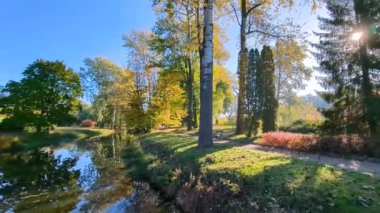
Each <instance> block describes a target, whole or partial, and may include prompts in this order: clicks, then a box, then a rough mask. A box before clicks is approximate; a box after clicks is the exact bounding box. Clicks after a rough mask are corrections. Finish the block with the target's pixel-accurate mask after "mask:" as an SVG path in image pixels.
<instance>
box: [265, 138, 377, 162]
mask: <svg viewBox="0 0 380 213" xmlns="http://www.w3.org/2000/svg"><path fill="white" fill-rule="evenodd" d="M260 144H263V145H268V146H275V147H282V148H287V149H292V150H297V151H318V152H330V153H339V154H363V155H369V156H378V154H376V153H377V151H376V150H377V149H378V148H380V145H376V144H379V143H377V142H373V141H370V140H366V139H365V138H363V137H360V136H359V135H338V136H316V135H307V134H296V133H287V132H269V133H265V134H263V136H262V138H261V140H260Z"/></svg>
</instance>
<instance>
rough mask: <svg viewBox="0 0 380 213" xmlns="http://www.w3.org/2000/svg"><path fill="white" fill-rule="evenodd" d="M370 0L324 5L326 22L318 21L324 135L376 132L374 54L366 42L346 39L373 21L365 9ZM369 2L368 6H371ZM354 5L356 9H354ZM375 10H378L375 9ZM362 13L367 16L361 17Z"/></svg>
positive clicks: (377, 70)
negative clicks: (327, 107) (326, 10)
mask: <svg viewBox="0 0 380 213" xmlns="http://www.w3.org/2000/svg"><path fill="white" fill-rule="evenodd" d="M372 1H373V0H369V1H366V4H367V6H363V5H362V4H364V2H363V1H357V0H354V1H353V0H334V1H333V0H330V1H327V2H326V5H327V9H328V11H329V13H330V18H319V21H320V29H321V31H322V32H320V33H316V35H318V36H319V37H320V42H319V43H318V44H315V45H314V47H316V49H317V50H318V52H317V53H316V54H315V55H316V56H317V59H318V61H319V63H320V70H321V71H322V72H323V73H324V74H325V77H324V78H323V79H322V80H323V82H322V83H323V84H322V85H323V86H324V87H325V89H326V92H323V93H321V95H322V97H323V98H324V99H325V100H326V101H327V102H328V103H330V104H331V105H332V107H331V108H329V109H326V110H323V111H322V113H323V115H324V116H325V117H326V121H325V123H324V125H323V129H324V130H325V131H326V132H327V133H340V134H341V133H359V134H363V133H366V132H368V133H369V132H372V133H374V132H376V126H377V123H378V121H379V118H380V116H379V111H378V110H376V109H379V108H380V107H379V106H378V105H379V101H378V97H376V96H375V93H374V89H375V90H376V87H378V85H377V86H376V84H375V85H374V79H376V78H378V77H379V66H377V67H376V60H378V59H376V54H377V55H378V50H374V49H372V50H370V51H368V49H367V48H368V45H367V42H368V40H364V39H362V40H360V41H357V42H354V41H352V40H351V39H350V38H351V36H352V34H353V33H354V31H357V30H358V28H360V29H361V30H365V29H364V28H363V24H365V25H368V24H370V22H373V21H374V20H371V21H369V18H368V17H374V15H373V13H374V12H373V11H372V10H367V11H366V10H362V9H360V8H363V7H364V8H365V7H366V8H372V9H373V8H376V6H372V7H369V5H370V4H372V3H373V2H372ZM371 2H372V3H371ZM355 4H356V7H355ZM377 8H379V7H377ZM364 13H371V14H372V15H370V14H364Z"/></svg>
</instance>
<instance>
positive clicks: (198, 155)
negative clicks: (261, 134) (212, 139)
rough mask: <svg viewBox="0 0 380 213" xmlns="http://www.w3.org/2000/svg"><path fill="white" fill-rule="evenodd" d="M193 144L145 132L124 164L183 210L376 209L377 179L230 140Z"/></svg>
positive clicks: (132, 147) (181, 138)
mask: <svg viewBox="0 0 380 213" xmlns="http://www.w3.org/2000/svg"><path fill="white" fill-rule="evenodd" d="M196 146H197V141H196V139H195V138H190V137H185V136H179V135H175V134H163V133H151V134H147V135H143V136H141V137H140V138H139V141H138V142H137V141H136V142H134V143H131V144H130V149H129V151H128V153H126V155H125V158H126V162H127V167H128V168H133V171H135V173H134V174H135V175H137V176H138V177H142V178H143V180H147V181H150V182H151V183H152V184H154V185H155V186H156V187H158V188H159V189H160V190H162V191H163V192H164V193H165V195H167V196H169V197H173V198H175V199H176V201H178V203H179V204H180V205H181V207H183V208H184V210H185V211H197V210H199V211H201V210H202V209H212V210H213V211H214V212H234V211H236V210H241V211H242V212H244V211H250V212H262V211H271V212H272V211H276V212H288V211H294V212H305V211H312V212H318V211H326V212H347V211H351V212H361V211H368V212H376V210H377V209H378V204H377V202H378V200H379V199H380V194H378V193H377V191H378V190H379V189H380V185H379V182H378V180H377V179H376V178H372V177H370V176H367V175H364V174H359V173H355V172H347V171H343V170H340V169H336V168H333V167H329V166H323V165H320V164H315V163H311V162H306V161H300V160H294V159H291V158H289V157H286V156H284V155H280V154H274V153H268V152H262V151H258V150H254V149H247V148H242V147H233V146H231V145H228V144H215V145H214V147H213V148H211V149H207V150H203V151H202V150H200V149H197V148H196ZM134 149H135V150H137V151H136V152H135V151H132V150H134ZM133 153H138V154H133ZM130 154H131V155H130ZM136 172H137V173H136ZM139 173H140V174H142V176H139ZM358 183H360V184H358ZM364 186H370V187H369V188H370V190H368V187H364ZM358 197H361V198H363V200H365V203H364V204H365V206H364V205H362V202H357V200H358Z"/></svg>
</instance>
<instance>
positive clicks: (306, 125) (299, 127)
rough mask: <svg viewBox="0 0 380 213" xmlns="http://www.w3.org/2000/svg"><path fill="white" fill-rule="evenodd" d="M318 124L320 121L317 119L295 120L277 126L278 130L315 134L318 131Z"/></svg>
mask: <svg viewBox="0 0 380 213" xmlns="http://www.w3.org/2000/svg"><path fill="white" fill-rule="evenodd" d="M320 124H321V123H320V122H318V121H310V120H309V121H307V120H297V121H294V122H293V123H291V124H290V125H289V126H281V127H279V130H280V131H283V132H296V133H305V134H310V133H312V134H317V133H319V131H320Z"/></svg>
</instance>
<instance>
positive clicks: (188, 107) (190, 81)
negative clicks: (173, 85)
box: [187, 57, 194, 131]
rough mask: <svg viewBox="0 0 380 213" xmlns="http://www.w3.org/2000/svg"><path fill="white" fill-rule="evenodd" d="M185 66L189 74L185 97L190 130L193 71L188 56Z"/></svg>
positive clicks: (192, 105)
mask: <svg viewBox="0 0 380 213" xmlns="http://www.w3.org/2000/svg"><path fill="white" fill-rule="evenodd" d="M187 66H188V69H189V76H188V82H187V98H188V103H187V130H188V131H190V130H192V129H193V127H194V124H193V117H194V115H193V113H194V104H193V92H194V86H193V82H194V79H193V78H194V73H193V68H192V66H191V59H190V57H189V58H188V59H187Z"/></svg>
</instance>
